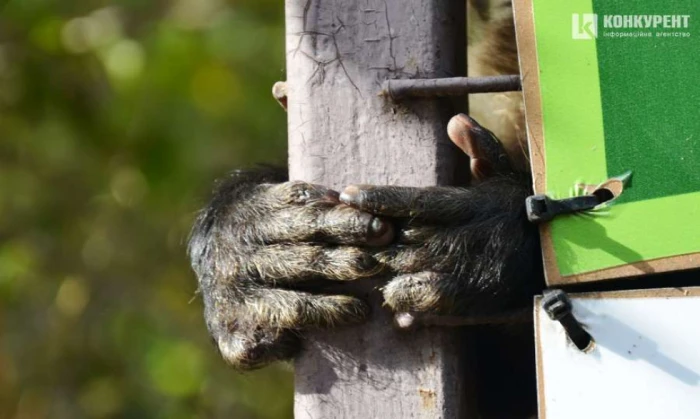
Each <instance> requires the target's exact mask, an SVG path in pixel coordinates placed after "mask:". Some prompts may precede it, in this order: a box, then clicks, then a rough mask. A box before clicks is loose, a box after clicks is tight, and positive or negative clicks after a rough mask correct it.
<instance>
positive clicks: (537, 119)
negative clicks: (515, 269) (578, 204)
mask: <svg viewBox="0 0 700 419" xmlns="http://www.w3.org/2000/svg"><path fill="white" fill-rule="evenodd" d="M515 6H516V26H517V30H518V45H519V50H520V59H521V66H522V75H523V83H524V91H525V101H526V113H527V120H528V128H529V141H530V150H531V157H532V163H533V173H534V175H535V185H536V190H537V192H538V193H546V194H548V195H549V196H550V197H553V198H566V197H570V196H572V194H574V193H575V191H574V189H575V188H574V185H576V184H579V183H584V184H593V185H595V184H599V183H602V182H603V181H605V180H607V179H609V178H612V177H615V176H619V175H621V174H623V173H625V172H627V171H632V173H633V178H632V186H631V187H629V188H626V189H625V191H624V192H623V194H622V195H621V196H620V197H619V198H618V199H616V200H615V201H614V202H613V203H612V204H611V205H610V206H608V207H606V208H602V209H599V210H594V211H591V212H588V213H586V214H579V215H571V216H562V217H559V218H556V219H555V220H554V221H553V222H551V223H549V224H548V225H547V226H545V227H543V229H542V232H543V248H544V251H545V264H546V271H547V280H548V283H550V284H555V283H570V282H580V281H592V280H602V279H607V278H615V277H621V276H634V275H642V274H648V273H653V272H660V271H667V270H678V269H685V268H690V267H697V266H700V253H699V252H700V2H698V1H694V0H683V1H677V0H674V1H665V2H660V1H658V0H639V1H635V2H630V1H623V0H566V1H562V0H524V1H519V2H515Z"/></svg>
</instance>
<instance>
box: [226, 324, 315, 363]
mask: <svg viewBox="0 0 700 419" xmlns="http://www.w3.org/2000/svg"><path fill="white" fill-rule="evenodd" d="M215 340H216V344H217V346H218V348H219V353H221V356H222V357H223V358H224V360H225V361H226V362H227V363H228V364H230V365H231V366H232V367H234V368H236V369H238V370H241V371H247V370H254V369H257V368H262V367H264V366H266V365H268V364H271V363H273V362H276V361H284V360H287V359H291V358H293V357H294V356H295V355H296V354H297V353H298V352H299V350H300V349H301V338H300V336H299V335H298V334H297V333H294V332H293V331H291V330H281V329H271V328H268V329H264V328H259V327H248V328H243V327H235V328H234V329H233V330H232V331H227V332H224V333H222V334H220V335H219V336H217V337H215Z"/></svg>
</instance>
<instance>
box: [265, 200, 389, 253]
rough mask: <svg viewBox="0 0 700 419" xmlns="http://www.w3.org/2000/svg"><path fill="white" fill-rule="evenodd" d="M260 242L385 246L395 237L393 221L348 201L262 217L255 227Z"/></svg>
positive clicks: (281, 211)
mask: <svg viewBox="0 0 700 419" xmlns="http://www.w3.org/2000/svg"><path fill="white" fill-rule="evenodd" d="M252 232H253V233H254V234H257V235H259V236H260V237H259V238H258V242H260V243H301V242H310V241H311V242H325V243H335V244H350V245H367V246H384V245H387V244H389V243H390V242H391V241H392V239H393V238H394V228H393V225H392V224H391V223H390V222H389V221H386V220H383V219H381V218H379V217H377V216H374V215H372V214H368V213H366V212H362V211H360V210H358V209H356V208H352V207H350V206H348V205H343V204H335V205H333V206H330V207H325V208H318V207H288V208H285V209H283V210H280V211H277V212H273V213H270V214H268V215H267V216H265V217H264V218H261V219H260V220H259V221H258V223H257V224H256V225H255V227H254V229H253V230H252Z"/></svg>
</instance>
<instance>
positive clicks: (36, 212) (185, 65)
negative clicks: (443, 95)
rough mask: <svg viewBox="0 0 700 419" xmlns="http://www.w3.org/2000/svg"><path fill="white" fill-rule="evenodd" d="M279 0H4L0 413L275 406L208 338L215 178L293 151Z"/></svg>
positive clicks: (260, 413) (283, 402) (281, 405)
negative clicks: (207, 246) (208, 217)
mask: <svg viewBox="0 0 700 419" xmlns="http://www.w3.org/2000/svg"><path fill="white" fill-rule="evenodd" d="M283 13H284V11H283V4H282V2H281V1H279V0H152V1H147V0H120V1H116V0H113V1H108V0H102V1H100V0H70V1H67V0H63V1H59V0H9V1H2V2H0V418H3V419H4V418H17V419H19V418H22V419H26V418H81V417H90V418H110V417H129V418H258V417H259V418H280V417H290V416H291V409H292V406H291V404H292V383H291V374H290V373H289V372H288V371H286V370H285V369H284V367H274V368H269V369H265V370H262V371H260V372H256V373H250V374H246V375H240V374H237V373H235V372H234V371H232V370H230V369H229V368H227V367H225V365H224V363H223V361H221V360H220V359H219V357H218V354H217V353H216V350H215V349H214V346H213V345H212V344H211V343H210V341H209V338H208V337H207V335H206V331H205V327H204V323H203V320H202V316H201V302H200V299H199V297H197V296H195V290H196V284H195V279H194V277H193V275H192V273H191V272H190V269H189V266H188V263H187V260H186V257H185V245H184V244H185V241H186V238H187V234H188V230H189V227H190V225H191V222H192V219H193V216H194V214H195V211H196V210H197V209H198V208H199V207H200V206H202V205H203V204H204V203H205V201H206V199H207V196H208V193H209V191H210V188H211V184H212V181H213V180H214V179H215V178H216V177H218V176H221V175H222V174H224V173H225V172H227V171H228V170H230V169H231V168H234V167H237V166H242V165H250V164H253V163H255V162H262V161H266V162H284V161H285V159H286V150H285V148H286V134H285V120H286V119H285V118H286V117H285V114H284V112H283V110H282V109H281V108H280V107H279V105H278V104H277V103H276V102H275V101H274V100H273V99H272V97H271V96H270V88H271V86H272V84H273V82H275V81H277V80H283V79H284V71H283V70H284V49H283V43H284V28H283Z"/></svg>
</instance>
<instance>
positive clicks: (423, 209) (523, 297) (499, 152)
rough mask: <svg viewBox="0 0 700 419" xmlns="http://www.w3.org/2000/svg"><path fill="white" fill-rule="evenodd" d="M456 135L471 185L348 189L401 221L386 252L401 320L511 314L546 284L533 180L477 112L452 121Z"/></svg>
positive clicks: (345, 196) (367, 206)
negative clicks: (533, 214) (529, 202)
mask: <svg viewBox="0 0 700 419" xmlns="http://www.w3.org/2000/svg"><path fill="white" fill-rule="evenodd" d="M448 133H449V135H450V138H451V139H452V141H453V142H454V143H455V144H456V145H457V146H459V147H460V148H461V149H462V150H463V151H464V152H465V153H467V154H468V155H469V156H470V157H471V160H470V161H471V172H472V180H473V181H472V185H470V186H469V187H428V188H412V187H397V186H371V185H351V186H348V187H347V188H346V189H345V190H344V191H343V193H342V194H341V196H340V200H341V201H342V202H345V203H347V204H348V205H352V206H353V207H355V208H357V209H359V210H362V211H366V212H369V213H371V214H374V215H376V216H381V217H386V218H388V219H392V220H393V221H394V223H395V226H396V236H397V237H396V240H395V241H394V243H392V245H390V246H389V247H388V249H386V250H384V251H382V252H380V253H379V254H378V256H377V259H378V260H379V261H380V262H381V263H382V264H385V265H388V266H389V267H390V269H391V272H392V273H393V278H392V279H390V281H389V282H388V283H387V284H386V285H385V286H384V287H383V294H384V300H385V304H386V305H387V306H388V307H389V308H390V309H392V310H393V311H394V312H395V313H396V314H397V317H396V319H397V321H398V324H399V325H400V326H409V325H410V324H411V323H412V322H413V318H414V317H419V318H420V317H422V318H423V319H426V320H427V319H432V320H431V321H427V323H430V322H433V323H436V324H449V323H450V322H449V321H448V322H445V323H441V322H440V320H439V319H440V318H441V317H442V318H444V319H448V318H452V319H454V318H457V319H459V318H467V319H471V320H473V321H476V322H479V318H483V319H484V321H486V322H488V321H491V320H490V319H492V318H498V317H499V316H501V315H504V314H506V317H507V312H508V311H509V310H517V309H524V308H526V307H527V306H528V305H529V304H530V303H531V298H532V295H533V294H534V292H535V291H536V289H537V288H538V287H539V286H540V284H539V283H538V282H539V278H540V275H537V272H538V269H540V268H539V266H540V261H539V259H540V258H539V242H538V236H537V230H536V228H535V227H534V226H532V225H531V224H530V223H529V222H528V220H527V217H526V213H525V208H524V204H525V198H526V197H527V196H528V195H530V194H531V186H530V177H529V176H528V174H527V173H518V172H517V171H516V170H515V169H514V168H513V166H512V165H511V164H510V161H509V158H508V156H507V155H506V152H505V150H504V149H503V147H502V145H501V143H500V142H499V141H498V139H496V137H495V136H494V135H493V134H492V133H491V132H490V131H488V130H486V129H485V128H483V127H481V126H480V125H479V124H478V123H476V121H474V120H473V119H471V118H470V117H468V116H466V115H457V116H455V117H454V118H452V120H451V121H450V124H449V126H448ZM436 316H437V318H436ZM453 321H454V320H453ZM458 323H459V322H458Z"/></svg>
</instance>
